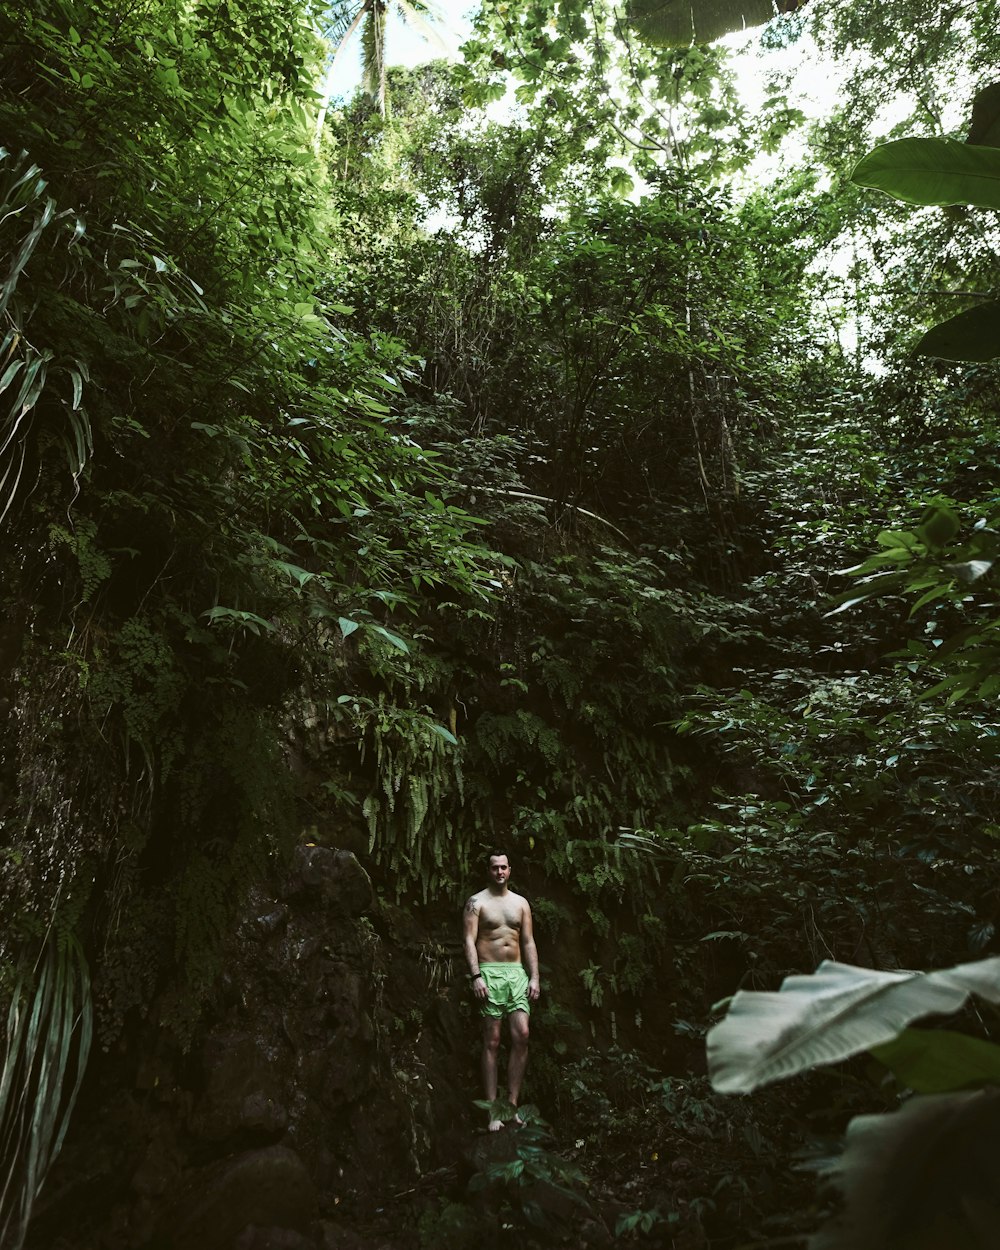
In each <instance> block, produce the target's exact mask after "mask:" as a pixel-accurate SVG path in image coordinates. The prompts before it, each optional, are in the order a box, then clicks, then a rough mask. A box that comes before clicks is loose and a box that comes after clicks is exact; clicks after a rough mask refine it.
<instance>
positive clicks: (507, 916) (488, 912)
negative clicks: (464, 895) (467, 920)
mask: <svg viewBox="0 0 1000 1250" xmlns="http://www.w3.org/2000/svg"><path fill="white" fill-rule="evenodd" d="M475 899H476V902H477V903H478V905H479V929H478V932H477V934H476V953H477V954H478V956H479V958H480V960H481V961H482V962H483V963H496V964H503V963H520V962H521V921H522V917H523V915H524V899H523V898H521V896H520V895H519V894H513V893H511V891H510V890H508V891H507V892H506V893H505V894H503V895H501V896H499V897H497V896H496V895H495V894H492V893H491V892H490V891H489V890H480V892H479V893H478V894H477V895H475Z"/></svg>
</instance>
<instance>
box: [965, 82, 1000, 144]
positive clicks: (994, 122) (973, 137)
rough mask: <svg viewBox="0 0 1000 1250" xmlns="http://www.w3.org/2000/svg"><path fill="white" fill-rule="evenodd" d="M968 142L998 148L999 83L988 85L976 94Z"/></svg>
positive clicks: (999, 123)
mask: <svg viewBox="0 0 1000 1250" xmlns="http://www.w3.org/2000/svg"><path fill="white" fill-rule="evenodd" d="M968 142H969V143H974V144H983V145H986V146H988V147H992V148H1000V82H994V83H990V85H989V86H988V87H984V88H983V89H982V91H979V92H977V93H976V98H975V99H974V100H973V102H972V124H971V125H970V126H969V138H968Z"/></svg>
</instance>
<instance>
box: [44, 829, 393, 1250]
mask: <svg viewBox="0 0 1000 1250" xmlns="http://www.w3.org/2000/svg"><path fill="white" fill-rule="evenodd" d="M372 901H373V895H372V886H371V882H370V880H369V878H368V876H367V874H366V873H365V871H364V869H363V868H362V867H361V865H360V864H359V862H358V861H357V859H356V858H355V856H354V855H352V854H351V853H350V852H347V851H337V850H331V849H328V848H324V847H319V846H303V847H300V848H299V849H298V851H297V853H296V855H295V857H294V860H293V864H292V867H291V870H290V872H289V874H288V876H287V878H286V879H285V880H284V881H282V882H280V883H278V884H276V885H273V886H261V887H259V888H257V889H256V890H255V891H253V892H252V894H251V896H250V898H249V899H248V901H247V907H246V909H245V912H244V918H243V920H242V922H241V923H240V926H239V929H238V933H237V934H235V935H234V939H233V942H232V946H231V950H230V951H229V953H228V959H227V963H226V970H225V974H224V977H223V978H222V983H221V984H220V993H219V996H218V1004H219V1005H218V1006H217V1008H216V1010H215V1013H214V1015H213V1016H212V1017H211V1018H209V1019H208V1020H207V1021H206V1027H205V1028H204V1029H203V1030H202V1031H201V1032H200V1034H199V1035H198V1037H197V1038H196V1039H195V1041H194V1043H193V1045H192V1048H191V1051H190V1053H189V1054H187V1055H185V1054H182V1053H181V1051H180V1049H179V1047H178V1046H177V1045H176V1043H173V1042H170V1041H168V1040H167V1034H166V1033H165V1031H164V1030H162V1029H159V1028H157V1027H156V1024H155V1022H153V1021H149V1022H146V1023H145V1024H143V1025H142V1026H141V1027H140V1028H139V1029H138V1030H137V1032H136V1035H135V1036H131V1037H129V1038H128V1039H126V1045H125V1046H124V1047H123V1048H122V1054H119V1055H117V1056H115V1058H114V1059H112V1058H111V1057H110V1056H109V1057H106V1058H105V1060H104V1062H103V1064H102V1065H101V1070H99V1071H97V1072H96V1073H95V1074H94V1076H93V1078H92V1087H91V1088H90V1090H89V1091H88V1095H89V1096H88V1097H87V1098H86V1099H85V1100H84V1101H83V1103H82V1104H81V1106H80V1108H79V1109H78V1112H77V1115H76V1116H75V1119H74V1125H73V1132H72V1134H71V1138H70V1140H69V1142H68V1143H67V1146H66V1148H65V1149H64V1151H63V1155H62V1157H61V1159H60V1161H59V1164H58V1165H57V1169H56V1174H54V1176H53V1178H52V1182H51V1183H50V1185H49V1186H48V1187H47V1200H43V1201H42V1203H41V1204H40V1206H39V1208H38V1215H37V1217H36V1220H35V1224H34V1227H33V1234H32V1240H31V1245H32V1246H37V1247H42V1246H44V1247H46V1248H48V1247H53V1246H56V1245H58V1246H59V1247H60V1250H140V1248H141V1250H317V1248H318V1247H321V1246H324V1245H325V1244H326V1243H328V1242H329V1241H330V1237H329V1235H328V1232H327V1231H326V1230H325V1229H324V1227H323V1225H322V1224H321V1223H320V1222H319V1221H318V1220H317V1215H318V1211H319V1205H320V1204H319V1198H320V1197H321V1196H323V1195H325V1196H326V1197H328V1198H329V1203H328V1204H326V1205H329V1204H332V1203H335V1202H337V1201H339V1195H340V1194H343V1193H346V1192H349V1191H351V1190H354V1191H358V1190H361V1191H365V1189H366V1187H367V1188H368V1189H370V1188H371V1186H372V1183H373V1178H376V1177H377V1178H378V1181H379V1183H380V1184H384V1185H387V1186H393V1185H395V1183H396V1181H397V1180H399V1181H400V1182H402V1179H403V1178H405V1177H406V1176H408V1175H410V1174H411V1173H412V1159H411V1157H410V1154H411V1138H412V1135H411V1134H409V1133H406V1132H404V1131H401V1128H402V1125H403V1124H405V1123H406V1122H407V1120H408V1119H409V1118H411V1117H410V1115H409V1107H408V1104H407V1103H406V1100H405V1099H404V1098H403V1096H402V1094H401V1093H399V1092H398V1086H397V1083H396V1081H395V1080H394V1078H393V1076H392V1073H391V1071H389V1070H388V1064H387V1063H386V1062H384V1061H383V1060H381V1059H380V1054H381V1053H382V1052H381V1048H380V1046H379V1039H378V1036H377V1024H376V1018H377V1013H378V1007H379V1002H378V998H379V987H380V985H381V983H382V980H383V979H384V971H383V970H382V966H381V964H382V961H383V960H384V955H383V952H382V949H381V944H380V941H379V938H378V937H377V935H376V933H375V931H374V929H373V928H372V927H371V925H370V924H369V923H368V921H367V920H366V919H365V918H364V916H365V912H366V911H367V910H368V909H369V908H370V907H371V905H372ZM125 1062H127V1063H128V1064H129V1066H128V1067H127V1068H125V1071H124V1072H123V1067H124V1065H125ZM127 1071H132V1073H133V1079H132V1081H131V1088H130V1089H125V1090H123V1089H122V1086H123V1084H126V1083H127V1076H126V1075H125V1073H126V1072H127ZM376 1102H377V1106H378V1113H377V1114H374V1113H373V1110H372V1109H373V1107H374V1106H375V1104H376ZM95 1196H96V1197H97V1200H96V1201H95ZM97 1212H100V1215H96V1214H95V1213H97ZM109 1213H110V1215H109ZM67 1230H72V1231H70V1232H67ZM345 1244H346V1243H345Z"/></svg>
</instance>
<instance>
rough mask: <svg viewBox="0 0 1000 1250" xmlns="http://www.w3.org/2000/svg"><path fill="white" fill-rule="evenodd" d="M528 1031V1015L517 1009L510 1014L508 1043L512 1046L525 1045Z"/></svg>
mask: <svg viewBox="0 0 1000 1250" xmlns="http://www.w3.org/2000/svg"><path fill="white" fill-rule="evenodd" d="M529 1032H530V1029H529V1025H528V1017H527V1016H526V1015H525V1014H524V1012H522V1011H519V1012H517V1013H515V1014H514V1015H512V1016H511V1018H510V1044H511V1045H512V1046H517V1047H522V1046H527V1044H528V1034H529Z"/></svg>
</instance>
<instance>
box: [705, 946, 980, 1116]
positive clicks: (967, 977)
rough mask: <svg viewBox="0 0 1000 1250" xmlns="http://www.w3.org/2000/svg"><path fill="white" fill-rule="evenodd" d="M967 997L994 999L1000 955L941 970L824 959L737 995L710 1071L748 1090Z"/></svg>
mask: <svg viewBox="0 0 1000 1250" xmlns="http://www.w3.org/2000/svg"><path fill="white" fill-rule="evenodd" d="M970 994H979V995H981V996H982V997H983V998H986V999H988V1000H989V1001H990V1002H992V1003H1000V957H996V958H993V959H981V960H978V961H976V962H975V963H969V964H960V965H959V966H958V967H956V968H945V969H943V970H941V971H939V972H877V971H875V970H873V969H871V968H855V967H852V966H851V965H850V964H840V963H834V962H832V961H830V960H826V961H824V962H823V963H821V964H820V966H819V968H817V970H816V971H815V972H814V973H813V975H812V976H794V977H787V978H786V979H785V981H784V982H783V983H782V986H781V989H780V990H779V991H778V992H777V993H758V992H756V991H749V992H748V991H743V990H741V991H740V992H739V993H738V994H736V996H735V997H734V998H733V1000H732V1002H731V1004H730V1006H729V1011H728V1012H727V1013H726V1018H725V1019H724V1020H723V1021H722V1022H721V1023H720V1024H717V1025H716V1026H715V1028H713V1029H712V1030H711V1032H710V1033H709V1035H708V1072H709V1076H710V1078H711V1081H712V1084H713V1086H714V1087H715V1088H716V1089H717V1090H719V1091H720V1093H726V1094H744V1093H749V1092H750V1091H751V1090H753V1089H757V1088H758V1086H761V1085H767V1084H768V1083H769V1082H771V1081H777V1080H781V1079H782V1078H783V1077H789V1076H795V1075H797V1074H798V1073H799V1072H805V1071H806V1070H807V1069H809V1068H814V1067H817V1066H818V1065H821V1064H827V1063H837V1062H838V1061H839V1060H841V1059H846V1058H848V1056H850V1055H855V1054H857V1053H858V1052H859V1051H862V1050H868V1049H870V1048H871V1047H872V1046H879V1045H881V1044H882V1043H883V1042H888V1041H891V1040H892V1038H894V1037H896V1036H897V1035H898V1034H899V1033H901V1032H902V1031H903V1029H905V1028H906V1026H907V1025H908V1024H910V1022H911V1021H913V1020H916V1019H918V1018H919V1017H920V1016H927V1015H933V1014H938V1013H947V1012H952V1011H957V1010H958V1009H959V1008H960V1007H961V1006H962V1004H963V1003H964V1002H965V1000H966V999H967V998H968V996H969V995H970Z"/></svg>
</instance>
